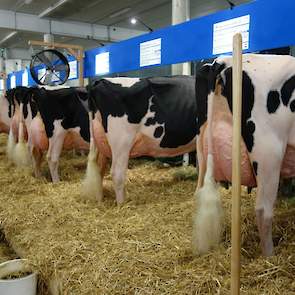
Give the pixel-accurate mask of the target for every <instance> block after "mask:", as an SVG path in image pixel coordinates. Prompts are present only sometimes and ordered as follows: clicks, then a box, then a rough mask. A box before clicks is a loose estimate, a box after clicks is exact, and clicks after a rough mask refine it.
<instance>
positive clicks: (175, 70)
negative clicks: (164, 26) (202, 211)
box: [172, 0, 191, 166]
mask: <svg viewBox="0 0 295 295" xmlns="http://www.w3.org/2000/svg"><path fill="white" fill-rule="evenodd" d="M189 19H190V0H172V25H176V24H179V23H183V22H185V21H188V20H189ZM172 75H191V63H190V62H186V63H182V64H175V65H172ZM188 164H189V154H188V153H187V154H184V155H183V166H188Z"/></svg>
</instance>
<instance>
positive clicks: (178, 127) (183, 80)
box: [84, 76, 196, 204]
mask: <svg viewBox="0 0 295 295" xmlns="http://www.w3.org/2000/svg"><path fill="white" fill-rule="evenodd" d="M89 102H90V110H91V111H92V112H93V113H94V114H95V116H94V119H93V121H92V125H93V127H92V128H93V131H92V142H93V143H94V144H95V148H96V150H95V149H94V148H93V149H92V148H90V150H91V151H93V153H92V154H91V157H90V159H92V160H91V162H90V163H91V165H89V166H88V167H89V169H88V171H87V177H86V179H85V181H84V184H85V185H84V187H85V189H87V187H91V188H93V189H92V191H91V193H92V196H93V197H96V198H98V199H99V200H101V198H102V182H101V178H100V176H99V175H98V174H100V173H101V176H102V177H103V175H104V170H105V169H104V167H105V163H106V158H111V159H112V167H111V174H112V179H113V183H114V189H115V193H116V200H117V203H118V204H121V203H123V202H124V200H125V190H124V189H125V178H126V172H127V167H128V160H129V158H130V157H139V156H143V155H147V156H152V157H174V156H177V155H181V154H184V153H187V152H190V151H193V150H194V149H195V136H196V121H195V117H196V100H195V80H194V78H193V77H190V76H175V77H155V78H145V79H140V80H139V79H131V78H113V79H111V80H110V79H102V80H99V81H97V82H96V83H95V85H94V86H93V87H91V88H90V89H89ZM97 151H98V152H99V162H100V167H101V168H100V170H99V169H97V167H96V166H95V163H96V162H95V160H94V159H95V156H96V154H95V152H97ZM90 159H89V160H90ZM90 167H92V169H90ZM95 167H96V168H95ZM91 176H92V177H94V180H93V181H92V179H93V178H92V179H91ZM95 183H96V185H95V186H94V184H95ZM89 184H91V185H89Z"/></svg>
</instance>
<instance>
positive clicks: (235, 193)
mask: <svg viewBox="0 0 295 295" xmlns="http://www.w3.org/2000/svg"><path fill="white" fill-rule="evenodd" d="M232 80H233V102H232V103H233V144H232V224H231V244H232V248H231V295H239V294H240V272H241V113H242V35H241V34H240V33H238V34H235V35H234V38H233V79H232Z"/></svg>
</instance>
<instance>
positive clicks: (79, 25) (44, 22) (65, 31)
mask: <svg viewBox="0 0 295 295" xmlns="http://www.w3.org/2000/svg"><path fill="white" fill-rule="evenodd" d="M0 28H6V29H11V30H16V31H29V32H36V33H43V34H46V33H51V34H54V35H61V36H70V37H76V38H84V39H95V40H102V41H109V42H114V41H120V40H125V39H128V38H132V37H135V36H138V35H142V34H144V33H146V31H139V30H133V29H126V28H121V27H116V26H110V27H108V26H103V25H95V24H90V23H84V22H66V21H57V20H48V19H41V18H39V17H38V16H37V15H33V14H26V13H18V12H16V13H15V12H13V11H10V10H2V9H0Z"/></svg>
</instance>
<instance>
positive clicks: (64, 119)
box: [14, 87, 89, 182]
mask: <svg viewBox="0 0 295 295" xmlns="http://www.w3.org/2000/svg"><path fill="white" fill-rule="evenodd" d="M14 95H15V103H14V104H15V108H16V109H17V108H19V107H20V106H22V108H21V109H22V113H23V117H24V122H25V127H26V130H27V132H28V147H29V151H30V154H31V156H32V161H33V167H34V172H35V176H36V177H39V176H40V175H41V172H40V165H41V160H42V156H43V154H44V152H47V161H48V165H49V169H50V174H51V178H52V181H53V182H57V181H59V173H58V163H59V157H60V154H61V151H62V149H67V150H69V149H73V148H77V149H80V150H88V148H89V120H88V104H87V92H86V90H85V89H84V88H74V87H72V88H63V89H56V90H47V89H45V88H36V87H32V88H27V87H18V88H16V92H15V94H14Z"/></svg>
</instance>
